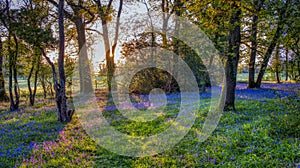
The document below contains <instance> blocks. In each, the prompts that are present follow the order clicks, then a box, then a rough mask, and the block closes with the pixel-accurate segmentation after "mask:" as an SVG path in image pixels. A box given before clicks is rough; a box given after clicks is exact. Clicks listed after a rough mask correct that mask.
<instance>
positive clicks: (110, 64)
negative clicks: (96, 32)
mask: <svg viewBox="0 0 300 168" xmlns="http://www.w3.org/2000/svg"><path fill="white" fill-rule="evenodd" d="M101 23H102V30H103V40H104V49H105V60H106V69H107V86H108V91H109V93H111V90H112V88H111V82H112V76H113V74H114V58H113V57H114V55H113V54H111V50H110V44H109V37H108V28H107V21H106V20H105V19H103V20H102V21H101Z"/></svg>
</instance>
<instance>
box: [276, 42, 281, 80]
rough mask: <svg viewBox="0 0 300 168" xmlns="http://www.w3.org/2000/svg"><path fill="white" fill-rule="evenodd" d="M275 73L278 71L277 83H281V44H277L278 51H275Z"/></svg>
mask: <svg viewBox="0 0 300 168" xmlns="http://www.w3.org/2000/svg"><path fill="white" fill-rule="evenodd" d="M275 73H276V80H277V83H280V76H279V44H277V47H276V53H275Z"/></svg>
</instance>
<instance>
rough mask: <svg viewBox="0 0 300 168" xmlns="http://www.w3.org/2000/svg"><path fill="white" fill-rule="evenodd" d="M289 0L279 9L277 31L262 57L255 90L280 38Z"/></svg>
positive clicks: (258, 86)
mask: <svg viewBox="0 0 300 168" xmlns="http://www.w3.org/2000/svg"><path fill="white" fill-rule="evenodd" d="M290 3H291V2H290V0H287V1H286V2H285V5H284V7H283V8H281V9H280V11H279V16H278V17H279V18H278V22H277V29H276V32H275V34H274V36H273V39H272V41H271V43H270V45H269V47H268V49H267V52H266V53H265V55H264V57H263V62H262V64H261V67H260V70H259V74H258V77H257V80H256V83H255V87H256V88H260V86H261V82H262V79H263V76H264V73H265V71H266V69H267V67H268V63H269V60H270V57H271V55H272V52H273V50H274V48H275V46H276V44H277V42H278V40H279V38H280V35H281V33H282V29H283V26H284V19H285V18H284V17H285V15H286V10H287V9H288V6H289V5H290Z"/></svg>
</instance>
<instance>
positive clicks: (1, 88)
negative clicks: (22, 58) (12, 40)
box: [0, 38, 8, 101]
mask: <svg viewBox="0 0 300 168" xmlns="http://www.w3.org/2000/svg"><path fill="white" fill-rule="evenodd" d="M2 67H3V48H2V39H1V38H0V101H8V97H7V94H6V91H5V80H4V73H3V68H2Z"/></svg>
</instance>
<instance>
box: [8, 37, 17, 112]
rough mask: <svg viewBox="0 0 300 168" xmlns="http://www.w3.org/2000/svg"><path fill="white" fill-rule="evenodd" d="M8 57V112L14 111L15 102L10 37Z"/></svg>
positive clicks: (9, 38) (9, 39)
mask: <svg viewBox="0 0 300 168" xmlns="http://www.w3.org/2000/svg"><path fill="white" fill-rule="evenodd" d="M7 40H8V55H9V60H8V61H9V67H8V72H9V76H8V91H9V102H10V110H11V111H14V110H16V109H15V108H16V107H15V100H14V94H13V61H14V58H13V57H14V55H13V51H12V49H11V36H10V34H9V35H8V39H7Z"/></svg>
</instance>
